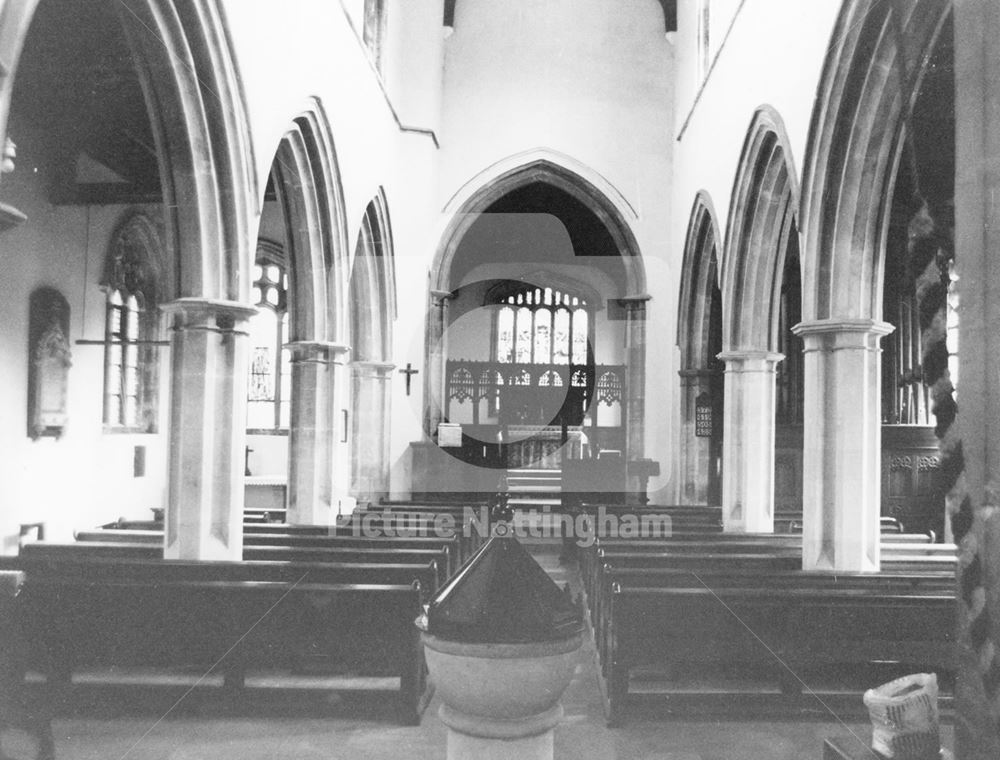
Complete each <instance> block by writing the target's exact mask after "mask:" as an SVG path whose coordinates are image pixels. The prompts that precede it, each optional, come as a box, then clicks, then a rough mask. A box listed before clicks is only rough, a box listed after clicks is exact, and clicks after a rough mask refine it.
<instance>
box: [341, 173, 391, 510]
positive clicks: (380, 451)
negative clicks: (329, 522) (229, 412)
mask: <svg viewBox="0 0 1000 760" xmlns="http://www.w3.org/2000/svg"><path fill="white" fill-rule="evenodd" d="M395 319H396V275H395V265H394V263H393V248H392V230H391V227H390V223H389V212H388V208H387V205H386V199H385V193H384V192H383V191H381V190H380V191H379V193H378V194H377V195H376V197H375V198H374V199H372V201H371V202H370V203H369V204H368V207H367V208H366V209H365V215H364V217H363V218H362V221H361V229H360V231H359V232H358V240H357V245H356V247H355V251H354V262H353V265H352V268H351V280H350V323H351V410H352V411H351V412H350V415H351V419H350V420H349V422H348V424H349V425H350V431H351V456H350V459H351V475H350V483H351V486H350V491H351V495H352V496H353V497H354V498H356V499H357V500H358V501H359V502H367V503H376V504H377V503H378V502H379V499H380V498H381V497H383V496H387V495H388V492H389V421H390V402H391V399H392V396H391V380H392V373H393V370H394V369H395V366H396V365H395V364H393V363H392V362H391V358H392V345H393V344H392V336H393V322H395Z"/></svg>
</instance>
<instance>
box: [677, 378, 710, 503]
mask: <svg viewBox="0 0 1000 760" xmlns="http://www.w3.org/2000/svg"><path fill="white" fill-rule="evenodd" d="M677 374H679V375H680V377H681V403H682V404H683V405H684V407H683V410H682V412H681V434H680V450H679V451H678V452H677V455H678V467H679V470H678V473H677V475H678V478H679V480H680V486H679V488H678V500H679V502H680V503H681V504H707V503H708V481H709V478H710V477H711V469H712V439H711V437H708V436H701V437H699V436H698V435H696V434H695V431H696V422H695V418H696V407H697V402H698V397H699V396H701V395H702V394H705V393H707V394H709V395H711V393H712V377H713V376H714V374H715V373H714V372H712V371H711V370H708V369H682V370H680V371H679V372H678V373H677Z"/></svg>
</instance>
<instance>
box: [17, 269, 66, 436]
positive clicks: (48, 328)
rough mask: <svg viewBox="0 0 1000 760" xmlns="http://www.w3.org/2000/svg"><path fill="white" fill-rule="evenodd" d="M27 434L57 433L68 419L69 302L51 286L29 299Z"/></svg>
mask: <svg viewBox="0 0 1000 760" xmlns="http://www.w3.org/2000/svg"><path fill="white" fill-rule="evenodd" d="M28 304H29V305H28V309H29V311H28V436H29V437H30V438H32V439H38V438H39V437H41V436H46V435H48V436H55V437H56V438H58V437H60V436H61V435H62V434H63V432H64V430H65V428H66V420H67V410H66V399H67V386H68V382H69V368H70V365H71V363H72V362H71V361H70V347H69V339H68V338H67V336H68V334H69V304H68V303H67V301H66V298H65V297H64V296H63V295H62V293H60V292H59V291H58V290H55V289H54V288H44V287H43V288H38V289H37V290H35V291H34V292H33V293H32V294H31V297H30V298H29V301H28Z"/></svg>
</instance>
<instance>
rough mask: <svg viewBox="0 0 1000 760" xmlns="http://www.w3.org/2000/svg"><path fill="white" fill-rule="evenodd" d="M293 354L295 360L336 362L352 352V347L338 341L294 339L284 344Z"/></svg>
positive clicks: (324, 362)
mask: <svg viewBox="0 0 1000 760" xmlns="http://www.w3.org/2000/svg"><path fill="white" fill-rule="evenodd" d="M284 348H287V349H288V350H289V351H290V352H291V354H292V361H293V362H308V361H314V362H320V363H322V364H336V363H343V362H342V361H340V362H338V359H341V357H345V356H347V355H348V354H350V353H351V347H350V346H349V345H347V344H346V343H336V342H333V341H327V340H293V341H291V342H289V343H286V344H285V345H284Z"/></svg>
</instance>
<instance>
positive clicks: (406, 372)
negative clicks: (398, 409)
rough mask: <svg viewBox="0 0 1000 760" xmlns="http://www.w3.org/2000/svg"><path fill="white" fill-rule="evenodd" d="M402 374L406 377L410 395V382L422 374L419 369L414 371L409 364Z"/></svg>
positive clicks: (407, 391)
mask: <svg viewBox="0 0 1000 760" xmlns="http://www.w3.org/2000/svg"><path fill="white" fill-rule="evenodd" d="M399 371H400V372H401V373H402V374H404V375H406V395H407V396H409V395H410V381H411V380H412V379H413V376H414V375H416V374H417V373H418V372H420V370H419V369H413V365H412V364H410V363H409V362H407V363H406V369H401V370H399Z"/></svg>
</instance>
